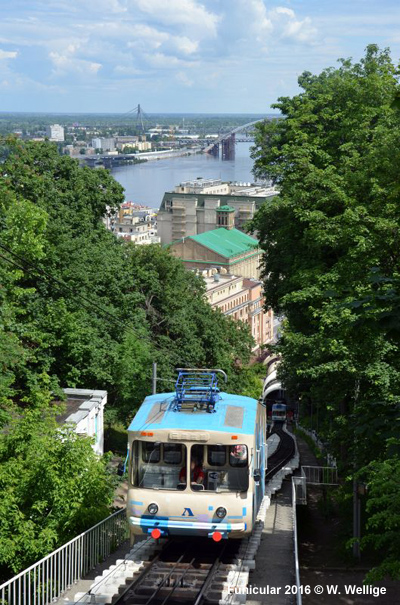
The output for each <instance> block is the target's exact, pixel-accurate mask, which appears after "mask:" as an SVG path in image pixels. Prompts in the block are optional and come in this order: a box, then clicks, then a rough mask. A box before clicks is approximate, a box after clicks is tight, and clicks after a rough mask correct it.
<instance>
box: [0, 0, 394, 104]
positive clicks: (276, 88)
mask: <svg viewBox="0 0 400 605" xmlns="http://www.w3.org/2000/svg"><path fill="white" fill-rule="evenodd" d="M371 43H374V44H378V45H379V46H380V47H382V48H385V47H390V49H391V51H392V58H393V61H394V62H395V63H396V64H397V63H398V62H399V58H400V2H399V0H379V1H378V0H335V1H332V0H277V1H275V0H29V1H27V0H0V111H13V112H17V111H24V112H61V113H63V112H64V113H65V112H70V113H79V112H83V113H88V112H93V113H120V112H128V111H130V110H131V109H133V108H134V107H136V106H137V105H138V104H139V103H140V105H141V107H142V108H143V109H144V111H145V112H146V113H173V112H179V113H180V112H183V113H211V114H213V113H253V114H265V113H271V109H270V106H271V104H272V103H274V101H276V99H277V98H278V97H279V96H293V95H295V94H297V93H298V92H299V88H298V85H297V78H298V76H299V75H300V74H301V73H302V72H303V71H310V72H312V73H320V72H321V71H322V69H324V68H326V67H330V66H335V65H336V64H337V63H336V62H337V59H338V58H340V57H344V58H348V57H352V58H353V59H354V60H355V61H358V60H359V59H360V58H361V57H362V55H363V53H364V50H365V47H366V46H367V45H368V44H371Z"/></svg>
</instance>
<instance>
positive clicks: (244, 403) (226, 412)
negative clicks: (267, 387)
mask: <svg viewBox="0 0 400 605" xmlns="http://www.w3.org/2000/svg"><path fill="white" fill-rule="evenodd" d="M175 396H176V394H175V392H172V393H158V394H157V395H150V396H149V397H146V399H145V400H144V402H143V403H142V405H141V406H140V408H139V410H138V412H137V413H136V416H135V417H134V418H133V420H132V422H131V424H130V426H129V428H128V431H135V432H140V431H149V430H150V431H158V430H168V429H170V430H176V429H179V430H198V431H199V430H200V431H219V432H225V433H240V434H242V435H243V434H245V435H246V434H247V435H253V434H254V430H255V428H254V427H255V422H256V415H257V405H258V402H257V401H256V400H255V399H252V398H251V397H244V396H243V395H232V394H230V393H219V397H220V398H219V400H218V401H217V403H216V406H215V412H212V413H209V412H207V411H206V410H196V411H193V410H181V411H174V400H175Z"/></svg>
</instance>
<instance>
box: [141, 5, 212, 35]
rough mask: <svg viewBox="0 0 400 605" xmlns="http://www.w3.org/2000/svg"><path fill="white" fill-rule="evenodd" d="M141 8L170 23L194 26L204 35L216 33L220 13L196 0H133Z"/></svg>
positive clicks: (156, 18)
mask: <svg viewBox="0 0 400 605" xmlns="http://www.w3.org/2000/svg"><path fill="white" fill-rule="evenodd" d="M132 3H133V4H134V5H136V6H137V7H138V8H139V10H141V11H142V12H143V13H145V14H147V15H151V16H152V17H153V18H154V19H155V20H156V21H159V22H160V23H164V24H168V25H174V26H176V25H185V26H193V27H195V28H196V30H197V31H198V32H199V33H200V32H202V34H203V35H204V33H205V32H207V33H209V34H210V35H213V36H215V35H216V27H217V24H218V21H219V17H218V15H216V14H215V13H212V12H210V11H208V10H207V9H206V8H205V7H204V6H203V5H202V4H199V3H198V2H196V0H132Z"/></svg>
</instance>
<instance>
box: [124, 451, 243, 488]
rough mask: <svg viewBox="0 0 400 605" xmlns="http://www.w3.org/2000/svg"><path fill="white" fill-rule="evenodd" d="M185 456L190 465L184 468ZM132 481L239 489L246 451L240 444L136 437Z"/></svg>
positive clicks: (152, 485) (136, 483) (146, 484)
mask: <svg viewBox="0 0 400 605" xmlns="http://www.w3.org/2000/svg"><path fill="white" fill-rule="evenodd" d="M188 457H189V461H190V467H189V471H188V470H187V460H188ZM131 463H132V464H131V481H132V485H133V486H136V487H138V488H141V489H165V490H185V489H187V488H188V485H187V480H188V475H189V485H190V489H191V490H192V491H208V492H210V491H213V492H238V491H239V492H243V491H247V489H248V487H249V468H248V467H249V455H248V448H247V446H246V445H243V444H235V445H198V444H196V445H192V446H191V448H190V454H189V456H188V453H187V447H186V445H185V444H182V443H163V442H160V441H156V442H150V441H140V440H136V441H134V442H133V444H132V454H131Z"/></svg>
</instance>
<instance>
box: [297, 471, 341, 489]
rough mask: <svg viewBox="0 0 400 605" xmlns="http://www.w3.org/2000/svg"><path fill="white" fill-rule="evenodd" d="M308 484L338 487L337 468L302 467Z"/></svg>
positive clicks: (302, 472)
mask: <svg viewBox="0 0 400 605" xmlns="http://www.w3.org/2000/svg"><path fill="white" fill-rule="evenodd" d="M301 474H302V475H303V476H305V478H306V482H307V483H309V484H314V485H338V472H337V468H335V467H333V466H302V467H301Z"/></svg>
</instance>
